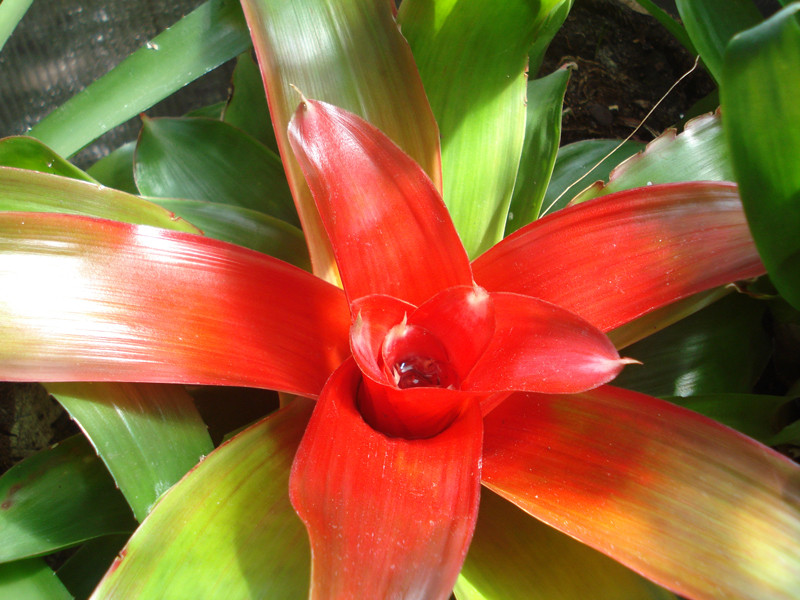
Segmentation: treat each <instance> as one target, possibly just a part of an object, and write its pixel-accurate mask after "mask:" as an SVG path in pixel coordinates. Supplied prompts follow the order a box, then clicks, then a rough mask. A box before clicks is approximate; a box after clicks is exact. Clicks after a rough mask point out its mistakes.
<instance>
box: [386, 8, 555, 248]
mask: <svg viewBox="0 0 800 600" xmlns="http://www.w3.org/2000/svg"><path fill="white" fill-rule="evenodd" d="M561 4H562V2H560V1H559V0H543V1H542V2H529V1H527V0H506V1H505V2H495V1H494V0H482V1H478V0H473V1H472V2H458V1H457V0H437V1H435V2H430V1H428V0H424V1H415V0H406V1H404V2H403V3H402V4H401V5H400V11H399V13H398V20H399V22H400V25H401V28H402V31H403V35H405V36H406V38H407V39H408V41H409V44H410V45H411V48H412V50H413V51H414V59H415V60H416V63H417V66H418V67H419V71H420V76H421V77H422V81H423V83H424V84H425V92H426V93H427V96H428V99H429V101H430V103H431V108H432V109H433V114H434V115H435V116H436V122H437V123H438V124H439V128H440V130H441V139H442V178H443V194H442V195H443V197H444V201H445V203H446V204H447V207H448V209H449V210H450V214H451V215H452V218H453V221H454V223H455V225H456V229H457V230H458V232H459V234H460V236H461V239H462V241H463V242H464V246H465V248H466V249H467V254H468V255H469V256H470V257H474V256H477V255H478V254H480V253H481V252H483V251H484V250H486V249H487V248H489V247H490V246H491V245H492V244H494V243H495V242H497V241H498V240H500V239H501V238H502V237H503V231H504V229H505V225H506V215H507V214H508V206H509V203H510V201H511V193H512V190H513V189H514V181H515V179H516V176H517V168H518V166H519V160H520V153H521V152H522V146H523V137H524V132H525V85H526V82H527V76H526V72H525V71H526V67H527V64H528V50H529V49H530V47H531V45H532V44H533V42H534V40H535V39H536V34H537V32H538V30H539V29H540V28H541V26H542V24H543V23H544V22H545V19H546V18H547V16H548V14H549V13H550V11H551V10H555V9H557V8H558V7H559V6H560V5H561ZM476 150H477V151H476Z"/></svg>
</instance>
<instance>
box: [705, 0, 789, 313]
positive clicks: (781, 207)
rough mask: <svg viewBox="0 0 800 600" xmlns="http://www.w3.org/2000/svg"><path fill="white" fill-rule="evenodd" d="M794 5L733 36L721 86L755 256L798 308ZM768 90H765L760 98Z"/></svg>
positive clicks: (736, 170) (735, 165)
mask: <svg viewBox="0 0 800 600" xmlns="http://www.w3.org/2000/svg"><path fill="white" fill-rule="evenodd" d="M798 15H800V4H798V3H792V4H790V5H788V6H787V7H786V8H784V9H783V10H781V11H780V12H778V13H776V14H775V15H773V16H772V17H771V18H770V19H768V20H767V21H765V22H764V23H762V24H761V25H759V26H758V27H754V28H753V29H749V30H747V31H745V32H743V33H741V34H740V35H738V36H736V38H734V39H733V40H732V41H731V43H730V45H729V46H728V50H727V52H726V53H725V63H724V68H723V77H722V84H721V87H720V92H721V95H720V97H721V99H722V109H723V124H724V126H725V132H726V134H727V136H728V143H729V144H730V148H731V155H732V157H733V165H734V170H735V172H736V180H737V181H738V182H739V186H740V188H741V194H742V202H743V204H744V207H745V211H746V213H747V218H748V221H749V223H750V227H751V229H752V231H753V237H755V240H756V244H757V245H758V249H759V252H760V253H761V257H762V258H763V260H764V264H765V265H766V267H767V270H768V271H769V274H770V279H771V280H772V282H773V283H774V284H775V287H777V288H778V290H779V291H780V292H781V294H783V296H784V297H785V298H786V299H787V300H788V301H789V302H790V303H791V304H793V305H794V306H795V308H800V238H798V236H797V232H798V231H800V169H798V168H797V165H798V164H799V161H800V103H798V102H797V98H798V97H800V78H798V77H793V76H792V75H793V74H794V73H797V72H798V71H800V22H798V18H799V17H798ZM765 90H769V93H765Z"/></svg>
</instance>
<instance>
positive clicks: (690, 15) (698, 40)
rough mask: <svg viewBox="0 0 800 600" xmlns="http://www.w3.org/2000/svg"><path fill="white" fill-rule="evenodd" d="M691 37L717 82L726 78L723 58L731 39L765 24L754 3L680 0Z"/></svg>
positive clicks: (744, 1)
mask: <svg viewBox="0 0 800 600" xmlns="http://www.w3.org/2000/svg"><path fill="white" fill-rule="evenodd" d="M675 4H676V5H677V7H678V14H679V15H680V16H681V21H683V24H684V26H685V27H686V31H687V32H688V33H689V37H691V38H692V42H694V45H695V47H696V48H697V51H698V52H699V53H700V57H701V58H702V59H703V62H704V63H705V65H706V67H708V70H709V72H710V73H711V75H712V76H713V77H714V79H716V80H717V82H719V81H720V79H721V77H722V55H723V53H724V52H725V47H726V46H727V45H728V42H729V41H730V39H731V38H732V37H733V36H734V35H736V34H737V33H739V32H740V31H742V30H744V29H747V28H749V27H752V26H753V25H757V24H758V23H760V22H761V13H760V12H759V11H758V8H757V7H756V5H755V3H754V2H753V0H676V2H675Z"/></svg>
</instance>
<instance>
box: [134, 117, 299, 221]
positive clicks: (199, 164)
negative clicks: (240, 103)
mask: <svg viewBox="0 0 800 600" xmlns="http://www.w3.org/2000/svg"><path fill="white" fill-rule="evenodd" d="M134 176H135V178H136V186H137V187H138V188H139V190H140V191H141V192H142V193H143V194H144V195H146V196H160V197H162V198H187V199H191V200H206V201H208V202H220V203H222V204H230V205H232V206H239V207H242V208H249V209H252V210H258V211H261V212H264V213H267V214H269V215H271V216H273V217H277V218H279V219H282V220H284V221H287V222H289V223H294V224H297V225H299V224H300V223H299V221H298V219H297V212H296V211H295V209H294V205H293V204H292V195H291V192H290V191H289V187H288V185H287V184H286V177H285V176H284V173H283V166H282V165H281V161H280V159H279V158H278V157H277V156H276V155H275V154H274V153H273V152H271V151H270V150H269V149H268V148H267V147H266V146H264V145H263V144H262V143H260V142H259V141H258V140H256V139H255V138H253V137H250V136H249V135H247V134H246V133H244V132H243V131H241V130H240V129H237V128H236V127H234V126H233V125H229V124H227V123H223V122H222V121H215V120H213V119H205V118H199V117H193V118H182V119H166V118H161V119H144V124H143V126H142V132H141V134H140V135H139V143H138V145H137V146H136V156H135V160H134Z"/></svg>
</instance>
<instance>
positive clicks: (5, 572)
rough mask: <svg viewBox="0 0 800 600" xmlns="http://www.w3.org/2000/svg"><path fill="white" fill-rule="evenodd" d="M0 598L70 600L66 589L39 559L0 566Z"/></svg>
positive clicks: (11, 599) (10, 599) (15, 599)
mask: <svg viewBox="0 0 800 600" xmlns="http://www.w3.org/2000/svg"><path fill="white" fill-rule="evenodd" d="M0 598H7V599H8V600H72V596H71V595H70V593H69V592H68V591H67V588H65V587H64V585H63V584H62V583H61V582H60V581H59V579H58V577H56V574H55V573H53V570H52V569H51V568H50V567H48V566H47V563H45V562H44V561H43V560H42V559H40V558H29V559H27V560H18V561H15V562H10V563H5V564H0Z"/></svg>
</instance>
